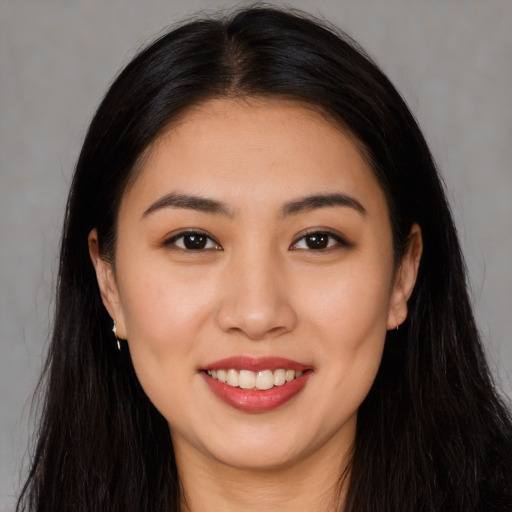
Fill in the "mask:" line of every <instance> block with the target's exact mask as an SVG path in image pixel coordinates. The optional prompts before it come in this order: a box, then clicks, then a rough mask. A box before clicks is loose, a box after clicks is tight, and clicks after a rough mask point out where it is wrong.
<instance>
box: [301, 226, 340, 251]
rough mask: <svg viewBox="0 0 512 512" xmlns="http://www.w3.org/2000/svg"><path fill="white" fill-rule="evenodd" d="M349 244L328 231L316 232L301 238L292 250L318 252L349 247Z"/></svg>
mask: <svg viewBox="0 0 512 512" xmlns="http://www.w3.org/2000/svg"><path fill="white" fill-rule="evenodd" d="M347 245H348V244H347V242H345V240H343V239H342V238H341V237H340V236H339V235H335V234H334V233H329V232H328V231H314V232H312V233H308V234H307V235H304V236H303V237H301V238H299V239H298V240H297V241H296V242H295V243H294V244H293V245H292V246H291V249H292V250H295V249H302V250H304V249H305V250H316V251H321V250H325V249H330V248H331V247H335V246H347Z"/></svg>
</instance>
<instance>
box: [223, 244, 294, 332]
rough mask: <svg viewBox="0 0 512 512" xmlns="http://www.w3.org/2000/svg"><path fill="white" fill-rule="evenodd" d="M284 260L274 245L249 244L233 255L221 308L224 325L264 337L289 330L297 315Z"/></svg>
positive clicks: (233, 330) (230, 330)
mask: <svg viewBox="0 0 512 512" xmlns="http://www.w3.org/2000/svg"><path fill="white" fill-rule="evenodd" d="M285 281H286V276H285V273H284V269H283V265H282V262H281V261H280V257H279V255H278V253H277V251H276V250H275V249H273V248H272V247H271V246H268V247H262V245H261V244H260V245H259V246H256V247H255V245H253V244H248V245H247V246H246V247H244V248H241V249H240V250H239V251H237V253H236V254H234V255H233V258H232V261H231V262H230V265H229V269H228V277H227V279H226V290H225V293H224V301H223V304H222V305H221V308H220V311H219V321H220V324H221V326H222V328H223V329H224V330H226V331H229V332H237V333H243V334H244V335H245V336H247V337H248V338H250V339H263V338H267V337H269V336H277V335H279V334H282V333H285V332H289V331H290V330H292V329H293V327H294V325H295V322H296V318H295V312H294V310H293V307H292V305H291V302H290V297H289V296H288V294H287V293H286V285H285Z"/></svg>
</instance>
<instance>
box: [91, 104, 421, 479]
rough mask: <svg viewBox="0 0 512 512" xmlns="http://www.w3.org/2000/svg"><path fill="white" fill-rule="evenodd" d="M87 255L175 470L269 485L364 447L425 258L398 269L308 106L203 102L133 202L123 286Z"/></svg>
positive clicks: (377, 217) (337, 133) (364, 190)
mask: <svg viewBox="0 0 512 512" xmlns="http://www.w3.org/2000/svg"><path fill="white" fill-rule="evenodd" d="M417 231H418V230H415V233H417ZM413 235H414V233H413ZM418 238H419V236H416V235H415V236H413V239H418ZM89 242H90V248H91V256H92V259H93V262H94V264H95V267H96V271H97V276H98V281H99V284H100V289H101V291H102V296H103V300H104V303H105V305H106V307H107V309H108V310H109V313H110V314H111V316H112V317H113V318H114V319H115V320H116V322H117V327H118V335H119V337H122V338H126V339H127V340H128V344H129V349H130V354H131V357H132V360H133V364H134V367H135V370H136V373H137V376H138V378H139V380H140V383H141V385H142V387H143V388H144V390H145V392H146V393H147V395H148V397H149V398H150V400H151V401H152V402H153V404H154V405H155V406H156V408H157V409H158V410H159V411H160V412H161V413H162V415H163V416H164V417H165V418H166V419H167V421H168V424H169V427H170V430H171V435H172V438H173V443H174V446H175V450H176V452H177V454H184V456H185V454H186V455H187V456H188V457H200V458H203V459H204V460H208V461H216V462H222V463H225V464H228V465H230V466H235V467H240V468H246V469H247V468H258V469H261V468H277V467H281V466H285V465H287V464H291V463H297V462H298V461H306V460H309V459H313V458H314V457H317V456H320V455H319V454H325V453H330V454H332V453H342V452H344V451H346V450H347V449H348V448H349V447H350V446H351V444H352V442H353V440H354V435H355V426H356V421H357V410H358V407H359V406H360V404H361V402H362V401H363V400H364V398H365V396H366V394H367V393H368V391H369V389H370V387H371V385H372V382H373V380H374V378H375V375H376V372H377V370H378V367H379V364H380V360H381V355H382V350H383V345H384V339H385V335H386V330H387V329H392V328H395V327H396V326H397V325H398V324H400V323H401V322H402V321H403V320H404V318H405V316H406V301H407V298H408V296H409V295H410V293H411V290H412V287H413V284H414V279H415V275H416V268H417V260H418V258H419V250H417V249H415V250H412V251H409V252H408V253H407V254H406V256H405V258H404V261H402V264H401V265H400V266H399V267H396V266H395V262H394V258H393V249H392V237H391V227H390V222H389V216H388V209H387V204H386V200H385V197H384V193H383V191H382V189H381V187H380V186H379V184H378V182H377V181H376V179H375V177H374V175H373V173H372V171H371V169H370V167H369V165H368V164H367V162H366V161H365V159H364V158H363V156H362V154H361V152H360V151H359V150H358V147H357V145H356V143H355V142H354V140H353V139H352V138H351V137H350V136H349V135H348V134H346V133H344V132H343V131H342V130H341V129H339V128H337V127H335V126H334V125H333V124H332V123H330V122H328V121H327V120H326V119H325V118H324V117H322V116H321V115H320V114H318V113H316V112H314V111H312V110H311V109H308V108H306V107H304V106H300V105H298V104H294V103H284V102H279V101H277V100H276V101H270V100H265V101H263V100H256V99H249V100H237V101H235V100H228V99H218V100H212V101H209V102H207V103H204V104H202V105H200V106H198V107H196V108H194V109H192V110H190V111H189V112H188V113H187V114H186V115H184V116H183V118H182V119H181V120H180V121H179V122H177V123H175V124H174V125H173V126H172V127H170V128H169V129H168V130H167V131H166V132H165V133H164V134H163V135H161V137H160V138H159V139H158V140H157V141H155V143H154V144H153V145H152V147H151V148H150V149H149V151H148V154H147V158H146V159H145V160H144V163H143V166H142V169H141V170H140V172H139V174H138V176H137V178H136V180H135V181H134V182H133V183H132V184H131V185H130V187H129V188H128V190H127V191H126V193H125V195H124V197H123V199H122V203H121V207H120V212H119V222H118V237H117V247H116V253H115V274H114V271H113V269H112V268H111V266H110V265H109V263H108V262H107V261H105V260H103V259H102V257H101V255H100V254H99V252H98V248H97V237H96V233H95V232H94V231H93V232H92V233H91V235H90V239H89ZM413 245H415V246H416V248H417V247H418V243H414V244H413ZM113 343H114V341H113ZM226 380H227V382H224V381H226ZM178 460H179V459H178Z"/></svg>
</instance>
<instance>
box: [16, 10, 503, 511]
mask: <svg viewBox="0 0 512 512" xmlns="http://www.w3.org/2000/svg"><path fill="white" fill-rule="evenodd" d="M56 307H57V311H56V319H55V325H54V333H53V343H52V346H51V349H50V354H49V359H48V363H47V366H46V369H45V375H44V383H45V393H46V395H45V397H46V398H45V408H44V414H43V418H42V422H41V427H40V432H39V442H38V445H37V449H36V452H35V454H34V460H33V465H32V469H31V472H30V475H29V478H28V481H27V484H26V486H25V489H24V493H23V495H22V497H21V498H20V501H19V504H18V510H37V511H46V510H48V511H50V510H51V511H55V510H84V511H91V510H123V511H129V510H134V511H145V510H146V511H156V510H159V511H160V510H161V511H169V510H176V511H178V510H180V511H186V510H190V511H198V510H199V511H202V510H277V509H279V510H292V509H293V510H343V511H345V512H348V511H373V510H375V511H377V510H379V511H464V512H467V511H477V510H486V511H508V510H512V490H511V478H512V462H511V461H512V457H511V455H512V446H511V445H512V437H511V433H512V421H511V419H510V414H509V412H508V411H507V409H506V407H505V406H504V405H503V403H502V401H501V400H500V398H499V396H498V394H497V393H496V391H495V390H494V388H493V384H492V381H491V378H490V375H489V371H488V368H487V365H486V362H485V359H484V356H483V352H482V348H481V345H480V342H479V339H478V334H477V330H476V327H475V324H474V320H473V316H472V312H471V307H470V302H469V299H468V295H467V291H466V283H465V273H464V265H463V260H462V256H461V253H460V247H459V244H458V241H457V236H456V232H455V228H454V225H453V221H452V217H451V214H450V211H449V208H448V205H447V202H446V198H445V196H444V192H443V189H442V186H441V184H440V180H439V178H438V176H437V173H436V170H435V165H434V162H433V160H432V157H431V155H430V153H429V150H428V148H427V146H426V143H425V141H424V139H423V136H422V135H421V132H420V131H419V128H418V126H417V124H416V123H415V121H414V119H413V117H412V115H411V114H410V112H409V110H408V109H407V107H406V105H405V104H404V102H403V100H402V99H401V97H400V96H399V94H398V93H397V92H396V90H395V89H394V88H393V86H392V85H391V84H390V82H389V81H388V80H387V78H386V77H385V76H384V75H383V74H382V73H381V72H380V71H379V70H378V68H377V67H376V66H375V65H374V64H373V63H372V62H371V61H370V60H369V59H368V57H366V56H365V55H364V53H363V52H362V51H361V49H359V48H358V47H357V46H356V45H355V44H354V43H353V42H351V41H348V40H347V38H346V37H345V36H342V35H339V34H336V33H334V32H333V31H332V30H331V29H330V28H326V27H324V26H322V25H321V24H319V23H316V22H313V21H311V20H309V19H306V18H305V17H303V16H302V15H296V14H290V13H287V12H282V11H279V10H275V9H266V8H253V9H247V10H242V11H240V12H238V13H237V14H235V15H234V16H232V17H231V18H229V19H208V20H203V21H197V22H192V23H189V24H187V25H184V26H183V27H181V28H178V29H176V30H173V31H171V32H169V33H168V34H167V35H165V36H163V37H162V38H160V39H159V40H158V41H156V42H155V43H154V44H152V45H151V46H149V47H148V48H147V49H146V50H144V51H143V52H142V53H141V54H139V55H138V56H137V57H136V58H135V59H134V60H133V61H132V62H131V63H130V64H129V65H128V66H127V67H126V69H124V71H123V72H122V73H121V74H120V76H119V77H118V78H117V80H116V81H115V82H114V84H113V85H112V87H111V88H110V90H109V92H108V93H107V95H106V97H105V99H104V100H103V102H102V104H101V105H100V107H99V109H98V112H97V113H96V115H95V117H94V119H93V121H92V123H91V126H90V129H89V132H88V134H87V137H86V140H85V142H84V146H83V149H82V152H81V155H80V158H79V161H78V164H77V168H76V172H75V176H74V180H73V184H72V187H71V192H70V196H69V202H68V208H67V214H66V221H65V227H64V234H63V239H62V250H61V260H60V274H59V282H58V294H57V306H56ZM112 330H113V331H114V334H112V332H111V331H112Z"/></svg>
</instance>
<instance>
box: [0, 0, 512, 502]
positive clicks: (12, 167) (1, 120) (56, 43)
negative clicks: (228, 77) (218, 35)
mask: <svg viewBox="0 0 512 512" xmlns="http://www.w3.org/2000/svg"><path fill="white" fill-rule="evenodd" d="M271 3H274V4H277V5H284V3H282V2H279V1H275V2H271ZM244 4H246V3H244V2H239V3H238V4H235V3H233V2H229V1H223V0H218V1H215V0H210V1H207V0H203V1H198V0H139V1H137V0H69V1H65V0H62V1H56V0H31V1H29V0H0V230H1V231H0V510H2V511H6V510H12V508H13V503H14V499H13V496H14V495H15V493H16V492H17V488H18V486H19V472H20V470H21V468H22V461H23V459H24V457H25V456H26V453H25V452H26V448H27V443H28V437H27V435H28V432H29V425H30V414H29V413H30V408H31V402H30V400H31V393H32V391H33V388H34V386H35V384H36V382H37V378H38V374H39V372H40V369H41V363H42V360H43V357H44V353H45V349H46V347H47V336H48V331H49V325H50V321H51V320H50V319H51V311H52V297H53V291H52V287H53V284H54V281H55V274H56V271H57V262H56V255H57V247H58V242H59V236H60V227H61V223H62V217H63V212H64V205H65V201H66V193H67V188H68V186H69V183H70V177H71V173H72V169H73V166H74V162H75V160H76V158H77V154H78V151H79V148H80V144H81V142H82V138H83V136H84V133H85V130H86V128H87V125H88V122H89V121H90V119H91V116H92V114H93V112H94V109H95V108H96V106H97V105H98V103H99V101H100V99H101V97H102V96H103V94H104V93H105V91H106V88H107V86H108V85H109V83H111V81H112V79H113V77H114V76H115V74H116V73H117V72H118V70H119V69H120V68H121V67H122V66H123V65H124V64H126V63H127V62H128V61H129V59H130V58H131V57H132V56H133V55H134V53H135V52H136V51H137V50H138V49H139V48H140V47H141V46H142V45H144V44H145V43H147V42H148V41H150V40H151V38H152V37H153V36H154V35H155V34H157V33H161V31H162V30H163V29H164V28H165V27H166V26H168V25H170V24H174V23H176V22H177V21H179V20H181V19H183V18H184V17H189V16H190V15H192V14H193V13H196V12H197V11H203V12H211V11H214V10H217V9H219V8H231V7H233V6H234V5H244ZM289 5H292V6H294V7H298V8H302V9H305V10H307V11H309V12H311V13H313V14H316V15H323V16H325V17H326V18H327V19H329V20H330V21H332V22H333V23H335V24H337V25H338V26H340V27H341V28H343V29H344V30H346V31H347V32H348V33H349V34H350V35H352V36H353V37H354V38H355V39H356V40H357V41H359V42H360V43H361V44H362V45H363V47H365V48H366V49H367V50H368V52H369V53H370V54H371V55H372V56H373V57H374V58H375V59H376V60H377V61H378V62H379V63H380V65H381V67H382V68H383V69H384V71H385V72H386V73H387V74H388V76H389V77H390V78H391V80H392V81H393V82H394V83H395V85H396V86H397V87H398V89H399V90H400V91H401V92H402V93H403V95H404V97H405V99H406V101H407V102H408V103H409V105H410V107H411V109H412V111H413V112H414V114H415V115H416V117H417V118H418V120H419V122H420V125H421V126H422V128H423V131H424V133H425V135H426V138H427V140H428V142H429V144H430V146H431V149H432V150H433V153H434V156H435V157H436V159H437V162H438V164H439V167H440V169H441V172H442V175H443V176H444V179H445V182H446V187H447V191H448V197H449V199H450V201H451V204H452V207H453V210H454V214H455V218H456V222H457V225H458V229H459V233H460V237H461V240H462V244H463V248H464V251H465V256H466V260H467V263H468V267H469V271H470V282H471V289H472V298H473V302H474V305H475V309H476V313H477V319H478V322H479V326H480V329H481V332H482V335H483V339H484V342H485V344H486V349H487V352H488V354H489V358H490V364H491V368H492V369H493V371H494V372H495V374H496V375H497V376H498V378H499V381H500V382H501V386H502V388H503V390H504V391H505V393H507V394H508V395H509V396H512V378H511V373H512V372H511V369H512V346H511V344H510V333H511V332H512V272H511V270H510V266H511V265H510V264H511V261H512V220H511V219H512V200H511V195H512V170H511V163H512V105H511V103H512V101H511V100H512V98H511V95H512V31H511V30H510V26H511V24H512V2H511V1H510V0H487V1H485V2H484V1H482V0H416V1H413V0H331V1H329V0H323V1H317V2H313V1H311V0H310V1H307V0H304V1H295V2H289Z"/></svg>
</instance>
